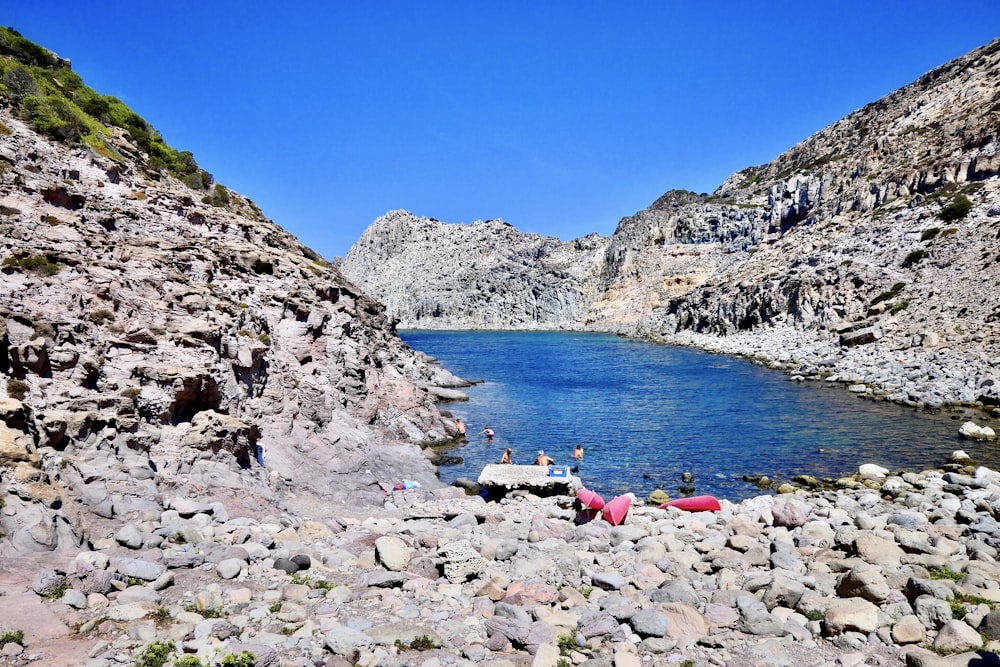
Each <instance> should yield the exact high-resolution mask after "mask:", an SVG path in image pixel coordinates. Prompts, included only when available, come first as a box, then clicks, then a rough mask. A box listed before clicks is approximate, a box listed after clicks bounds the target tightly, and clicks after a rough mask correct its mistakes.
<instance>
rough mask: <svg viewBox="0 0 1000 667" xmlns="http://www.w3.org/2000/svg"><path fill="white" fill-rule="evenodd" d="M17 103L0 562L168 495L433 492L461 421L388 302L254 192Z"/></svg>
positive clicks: (277, 504)
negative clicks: (450, 414) (387, 485)
mask: <svg viewBox="0 0 1000 667" xmlns="http://www.w3.org/2000/svg"><path fill="white" fill-rule="evenodd" d="M6 62H7V66H8V68H9V67H10V61H6ZM46 72H48V70H44V71H42V72H41V75H40V76H47V74H46ZM36 73H37V72H36ZM23 108H24V106H23V105H22V113H21V115H22V116H24V115H25V113H24V112H23ZM12 111H13V110H12V109H0V262H2V270H0V395H2V398H0V501H2V502H0V508H2V509H0V532H2V533H3V535H5V536H6V538H7V539H5V540H0V552H9V551H32V550H51V549H57V548H58V549H62V548H73V545H74V544H76V543H79V542H80V541H81V540H82V539H83V538H84V536H85V535H86V533H87V530H88V527H87V525H88V522H90V521H92V520H94V519H95V517H103V518H111V517H119V516H123V515H126V514H128V513H130V512H134V511H142V510H145V509H149V508H154V507H160V504H159V503H158V502H157V500H158V499H162V497H163V496H164V494H179V495H182V496H183V495H187V496H198V495H199V494H201V493H206V492H209V491H210V492H211V493H212V494H213V497H214V498H216V499H222V498H227V497H228V498H230V499H235V500H236V501H239V502H247V503H249V504H256V505H258V506H261V507H264V506H272V507H274V508H275V509H280V508H281V507H282V506H283V505H282V503H283V502H285V501H289V502H290V500H289V499H290V498H297V499H299V500H302V499H303V498H305V497H307V496H310V495H313V496H316V497H322V498H326V499H327V500H331V499H332V500H337V499H339V500H341V501H343V500H345V499H347V498H350V499H351V500H352V501H353V502H360V503H365V502H371V501H378V502H381V500H382V492H381V490H380V489H379V487H378V485H377V483H378V482H393V481H399V480H401V479H403V478H404V477H406V478H409V479H416V480H418V481H421V482H422V483H423V484H424V485H427V486H433V485H434V484H435V483H436V479H435V475H434V471H433V467H432V466H431V465H430V463H429V462H428V460H427V458H426V457H425V456H424V453H423V452H422V451H421V448H420V445H426V444H428V443H433V442H441V441H444V440H446V439H448V438H449V430H450V429H452V428H453V427H452V425H451V423H450V422H449V421H447V420H445V419H443V418H442V416H441V415H440V414H439V412H438V411H437V410H436V408H435V407H434V402H433V399H432V398H431V397H430V396H429V394H428V393H427V391H426V390H424V389H423V388H421V387H422V386H424V385H427V384H448V383H450V382H454V381H455V378H453V377H451V376H450V374H448V373H446V372H443V371H441V370H439V369H437V368H436V367H434V366H433V365H431V364H429V363H428V362H427V360H426V359H425V358H423V357H422V355H419V354H417V353H414V352H413V351H411V350H410V349H409V348H407V347H406V346H405V345H403V344H402V343H401V341H399V340H398V338H396V337H395V335H394V332H393V329H392V327H391V325H390V323H389V321H388V320H387V319H386V317H385V315H384V309H383V307H382V306H381V305H379V304H378V303H376V302H375V301H373V300H372V299H370V298H369V297H367V296H364V295H363V294H362V293H361V292H360V291H359V290H358V289H357V288H355V287H354V286H353V285H352V284H351V283H349V282H348V281H347V280H346V279H344V278H343V276H342V275H341V274H340V272H339V271H338V270H336V269H335V268H333V267H331V266H330V265H329V264H328V263H326V262H325V261H324V260H323V259H322V258H320V257H319V256H317V255H316V254H315V253H312V252H311V251H309V250H308V249H306V248H304V247H303V246H302V245H301V244H299V243H298V242H297V241H296V240H295V238H293V237H292V236H291V235H290V234H288V233H287V232H285V231H284V230H282V229H281V228H280V227H278V226H277V225H275V224H274V223H273V222H271V221H270V220H268V219H267V218H265V217H264V216H263V215H262V214H261V212H260V210H259V209H258V208H257V207H256V206H255V205H254V204H253V203H252V202H251V201H250V200H248V199H246V198H244V197H242V196H240V195H238V194H237V193H235V192H232V191H229V190H228V189H226V188H223V187H222V186H216V187H215V188H213V189H209V190H208V191H207V193H206V191H205V190H202V189H192V188H191V187H189V185H187V184H185V183H182V182H181V181H180V180H178V179H177V178H175V177H174V176H173V175H170V174H169V173H168V172H167V171H166V170H164V169H159V168H157V167H156V165H155V164H151V161H150V160H149V159H147V158H148V155H147V154H146V153H145V152H144V151H143V149H142V148H141V147H140V146H138V145H136V144H135V143H134V142H133V141H132V140H131V137H130V136H129V135H128V133H126V132H123V131H120V130H117V129H115V128H111V129H109V130H106V134H104V135H103V136H104V138H103V139H102V140H101V141H102V142H103V143H102V144H101V146H102V148H101V150H100V151H96V150H94V149H93V148H92V147H90V146H86V145H84V144H82V143H80V142H76V141H72V140H71V141H68V142H59V141H54V140H53V139H51V138H48V137H46V136H42V135H41V134H39V133H38V131H37V130H36V127H35V125H34V123H33V122H31V123H30V124H29V122H25V121H23V120H21V119H20V118H18V117H15V116H14V115H12ZM88 122H90V121H88ZM195 173H197V172H195ZM258 445H260V446H263V447H264V448H265V451H266V467H261V466H260V465H259V464H258V462H257V460H256V458H257V446H258ZM286 492H288V493H286ZM241 499H242V500H241ZM261 503H263V505H260V504H261Z"/></svg>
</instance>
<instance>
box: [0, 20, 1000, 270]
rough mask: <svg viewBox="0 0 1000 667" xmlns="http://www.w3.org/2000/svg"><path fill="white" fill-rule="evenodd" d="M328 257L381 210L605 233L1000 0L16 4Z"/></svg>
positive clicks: (972, 30) (831, 104)
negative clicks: (667, 192)
mask: <svg viewBox="0 0 1000 667" xmlns="http://www.w3.org/2000/svg"><path fill="white" fill-rule="evenodd" d="M5 4H6V6H5V7H3V9H2V10H0V17H2V18H0V21H2V22H3V24H5V25H8V26H11V27H13V28H15V29H17V30H19V31H20V32H21V33H22V34H23V35H25V36H26V37H28V38H29V39H32V40H33V41H36V42H38V43H40V44H42V45H44V46H46V47H48V48H50V49H53V50H54V51H56V52H57V53H59V54H60V55H61V56H63V57H66V58H70V59H71V60H72V61H73V68H74V69H75V70H76V71H77V72H78V73H79V74H80V75H81V76H82V77H83V78H84V80H85V81H86V82H87V83H88V84H89V85H91V86H92V87H93V88H95V89H97V90H98V91H99V92H101V93H104V94H109V95H115V96H117V97H120V98H121V99H122V100H124V101H125V102H126V103H127V104H129V105H130V106H131V107H132V108H133V109H135V110H136V111H137V112H138V113H139V114H140V115H142V116H143V117H144V118H146V120H147V121H149V122H150V123H151V124H152V125H153V126H154V127H156V128H157V129H158V130H159V131H160V132H161V133H162V134H163V136H164V138H165V139H166V140H167V141H168V143H170V144H171V145H173V146H174V147H176V148H178V149H181V150H190V151H192V152H193V153H194V155H195V158H196V159H197V160H198V163H199V164H200V165H201V166H202V167H203V168H205V169H207V170H208V171H210V172H212V173H213V174H214V175H215V177H216V180H218V181H219V182H222V183H224V184H226V185H228V186H229V187H231V188H233V189H235V190H237V191H238V192H240V193H241V194H243V195H245V196H248V197H250V198H251V199H253V200H254V201H255V202H256V203H257V204H258V205H260V206H261V208H262V209H263V210H264V213H265V214H267V215H268V216H269V217H271V218H272V219H274V220H275V222H277V223H278V224H280V225H281V226H282V227H284V228H286V229H288V230H289V231H291V232H292V233H294V234H295V235H297V236H298V237H299V239H300V240H301V241H302V242H303V243H305V244H306V245H308V246H310V247H312V248H313V249H315V250H317V251H318V252H320V253H321V254H323V255H324V256H326V257H328V258H330V259H332V258H333V257H335V256H338V255H343V254H345V253H346V252H347V249H348V248H349V247H350V246H351V244H352V243H354V241H356V240H357V238H358V237H359V236H360V235H361V233H362V231H364V229H365V228H366V227H367V226H368V225H369V224H370V223H371V222H372V221H373V220H374V219H375V218H376V217H378V216H379V215H381V214H383V213H385V212H386V211H389V210H392V209H397V208H404V209H407V210H410V211H413V212H414V213H416V214H418V215H423V216H428V217H434V218H438V219H440V220H444V221H447V222H472V221H473V220H481V219H482V220H485V219H490V218H503V219H504V220H506V221H508V222H510V223H511V224H513V225H515V226H516V227H518V228H519V229H521V230H523V231H526V232H535V233H539V234H546V235H551V236H557V237H559V238H562V239H563V240H569V239H571V238H575V237H579V236H583V235H585V234H588V233H590V232H598V233H600V234H605V235H607V234H610V233H611V232H613V231H614V229H615V226H616V225H617V223H618V220H619V219H620V218H621V217H623V216H626V215H631V214H632V213H634V212H636V211H638V210H641V209H643V208H645V207H646V206H648V205H649V204H650V203H652V202H653V201H654V200H655V199H656V198H657V197H659V196H660V195H661V194H663V193H664V192H665V191H667V190H669V189H672V188H685V189H689V190H694V191H696V192H711V191H713V190H715V188H717V187H718V186H719V185H720V184H721V183H722V181H723V180H724V179H725V178H726V177H727V176H728V175H729V174H731V173H733V172H735V171H738V170H740V169H742V168H744V167H746V166H750V165H755V164H762V163H765V162H768V161H770V160H771V159H773V158H774V157H776V156H777V155H778V154H780V153H781V152H783V151H785V150H786V149H788V148H790V147H791V146H792V145H794V144H795V143H797V142H798V141H801V140H802V139H805V138H806V137H808V136H809V135H811V134H813V133H814V132H816V131H818V130H820V129H822V128H823V127H825V126H826V125H828V124H830V123H832V122H834V121H836V120H837V119H839V118H842V117H843V116H845V115H846V114H848V113H850V112H851V111H853V110H855V109H857V108H859V107H862V106H864V105H865V104H867V103H868V102H871V101H873V100H875V99H878V98H879V97H881V96H883V95H885V94H887V93H889V92H891V91H892V90H895V89H896V88H899V87H900V86H903V85H905V84H907V83H909V82H911V81H913V80H914V79H916V78H917V77H919V76H920V75H921V74H923V73H924V72H926V71H928V70H930V69H933V68H934V67H936V66H938V65H940V64H943V63H945V62H947V61H948V60H951V59H952V58H955V57H957V56H960V55H962V54H964V53H966V52H968V51H970V50H972V49H973V48H976V47H977V46H981V45H983V44H985V43H987V42H989V41H990V40H991V39H993V38H994V37H997V36H1000V2H996V0H967V1H965V2H960V3H951V4H949V3H942V2H940V0H936V1H934V2H930V1H927V0H907V1H905V2H904V1H897V0H886V1H881V2H880V1H878V0H865V1H857V2H855V1H853V0H844V1H842V2H835V1H829V2H809V1H808V0H797V1H795V2H784V1H776V2H753V1H752V0H741V1H733V2H672V1H666V0H663V1H659V2H649V1H634V2H590V1H587V0H578V1H576V2H563V1H559V0H555V1H545V0H542V1H538V0H534V1H528V2H520V1H517V0H511V1H508V2H503V3H497V2H490V3H487V2H473V1H468V2H457V1H456V2H436V1H434V0H427V1H421V2H412V1H411V2H396V1H393V0H386V1H383V2H363V1H361V2H359V1H352V2H343V1H334V2H286V3H283V4H281V5H280V10H276V9H274V7H277V6H278V5H276V4H275V3H270V2H254V1H253V0H240V1H231V0H208V1H203V2H191V1H190V0H174V1H173V2H136V1H135V0H132V1H131V2H120V1H119V0H109V1H106V2H101V3H98V4H94V3H83V2H79V1H78V0H74V1H73V2H66V1H61V2H47V1H46V0H33V1H32V2H27V1H18V2H11V3H5Z"/></svg>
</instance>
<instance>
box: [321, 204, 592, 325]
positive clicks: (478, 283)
mask: <svg viewBox="0 0 1000 667" xmlns="http://www.w3.org/2000/svg"><path fill="white" fill-rule="evenodd" d="M606 245H607V239H604V238H601V237H600V236H598V235H596V234H593V235H591V236H587V237H585V238H582V239H578V240H576V241H572V242H570V243H562V242H560V241H559V239H556V238H552V237H546V236H539V235H537V234H525V233H523V232H519V231H518V230H516V229H514V227H512V226H511V225H510V224H508V223H506V222H504V221H502V220H487V221H486V222H474V223H472V224H468V225H453V224H446V223H442V222H439V221H437V220H434V219H431V218H418V217H416V216H414V215H413V214H411V213H408V212H406V211H391V212H389V213H387V214H386V215H384V216H382V217H381V218H379V219H378V220H376V221H375V222H374V223H372V225H371V226H370V227H369V228H368V229H366V230H365V232H364V234H362V236H361V238H360V239H359V240H358V242H357V243H355V244H354V246H352V247H351V249H350V251H349V252H348V253H347V256H346V257H345V258H344V260H343V263H342V264H341V266H340V268H341V270H342V271H343V272H344V275H345V276H347V277H348V278H349V279H350V280H357V281H359V282H358V284H359V286H360V287H361V288H362V289H363V290H364V291H365V293H367V294H372V295H375V296H376V297H377V298H378V299H379V300H380V301H382V302H383V303H384V304H385V305H386V309H387V312H388V313H389V315H390V316H391V317H394V318H396V319H398V320H399V324H400V326H402V327H403V328H447V329H508V328H513V329H538V328H547V329H557V328H573V327H575V326H576V324H577V322H579V320H580V318H581V317H582V315H583V313H584V312H585V310H586V304H587V303H588V302H589V301H590V300H592V298H593V294H592V290H593V287H594V278H595V277H596V275H597V271H598V270H599V267H600V257H601V255H602V254H603V252H604V249H605V247H606Z"/></svg>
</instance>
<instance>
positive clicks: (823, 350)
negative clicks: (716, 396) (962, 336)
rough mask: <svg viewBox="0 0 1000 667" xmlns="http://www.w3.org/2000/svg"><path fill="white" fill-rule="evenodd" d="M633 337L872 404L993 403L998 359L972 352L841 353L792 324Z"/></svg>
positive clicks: (833, 343) (906, 348) (904, 348)
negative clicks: (739, 361)
mask: <svg viewBox="0 0 1000 667" xmlns="http://www.w3.org/2000/svg"><path fill="white" fill-rule="evenodd" d="M637 333H638V334H639V335H642V336H644V337H647V338H648V339H649V340H651V341H653V342H656V343H662V344H670V345H682V346H686V347H694V348H697V349H700V350H704V351H706V352H711V353H714V354H726V355H733V356H739V357H746V358H748V359H750V360H752V361H754V362H756V363H759V364H761V365H764V366H768V367H770V368H774V369H777V370H782V371H785V372H787V373H789V375H790V376H791V377H792V378H793V379H794V380H798V381H803V380H815V381H822V382H835V383H838V384H841V385H844V386H845V388H846V389H848V390H849V391H850V392H851V393H854V394H857V395H858V396H861V397H863V398H869V399H872V400H883V401H891V402H893V403H899V404H902V405H909V406H914V407H917V406H921V407H929V408H940V407H943V406H965V407H976V408H983V409H985V410H986V411H988V412H991V413H994V414H996V412H997V411H996V407H995V406H993V405H984V404H983V403H982V401H981V400H980V399H981V398H982V397H983V394H984V393H986V392H992V391H993V387H994V385H995V384H996V378H997V376H996V371H995V369H996V367H997V366H998V365H1000V358H991V357H989V356H988V355H986V354H985V353H984V352H983V351H982V350H978V349H956V348H951V347H948V346H941V347H930V346H926V347H925V346H923V345H921V344H920V343H919V342H917V343H916V344H915V345H911V344H909V342H907V343H906V344H900V345H898V346H896V347H892V346H889V349H886V347H875V346H858V347H846V348H845V347H843V346H841V345H840V343H839V342H838V340H837V339H836V338H834V337H833V336H831V335H829V334H828V333H824V332H818V331H808V330H802V329H797V328H795V327H791V326H786V327H774V328H769V329H761V330H755V331H746V332H739V333H733V334H730V335H727V336H718V335H714V334H705V333H697V332H694V331H690V330H681V331H676V332H672V333H664V332H663V331H662V330H659V329H658V328H657V327H656V326H655V325H654V326H652V327H648V328H644V327H640V328H639V331H638V332H637ZM912 337H917V338H919V336H916V335H915V336H911V338H912Z"/></svg>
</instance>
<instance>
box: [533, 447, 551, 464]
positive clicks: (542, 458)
mask: <svg viewBox="0 0 1000 667" xmlns="http://www.w3.org/2000/svg"><path fill="white" fill-rule="evenodd" d="M535 465H536V466H550V465H555V461H553V460H552V457H551V456H548V455H546V453H545V450H542V449H539V450H538V456H537V457H535Z"/></svg>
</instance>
